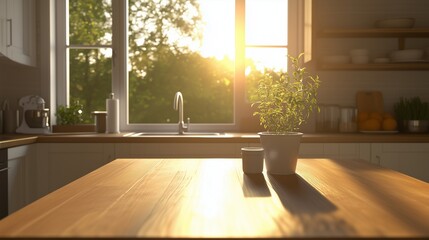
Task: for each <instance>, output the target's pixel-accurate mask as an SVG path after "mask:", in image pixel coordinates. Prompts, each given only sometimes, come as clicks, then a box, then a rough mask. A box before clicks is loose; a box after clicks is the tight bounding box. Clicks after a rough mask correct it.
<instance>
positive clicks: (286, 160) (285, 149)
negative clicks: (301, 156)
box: [258, 132, 303, 175]
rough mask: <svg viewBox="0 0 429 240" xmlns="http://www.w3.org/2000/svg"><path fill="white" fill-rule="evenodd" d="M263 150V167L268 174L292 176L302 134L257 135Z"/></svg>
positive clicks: (265, 133)
mask: <svg viewBox="0 0 429 240" xmlns="http://www.w3.org/2000/svg"><path fill="white" fill-rule="evenodd" d="M258 134H259V136H260V139H261V144H262V147H263V148H264V158H265V166H266V168H267V172H268V173H270V174H279V175H290V174H294V173H295V170H296V164H297V160H298V152H299V145H300V143H301V137H302V135H303V134H302V133H300V132H290V133H287V134H275V133H269V132H261V133H258Z"/></svg>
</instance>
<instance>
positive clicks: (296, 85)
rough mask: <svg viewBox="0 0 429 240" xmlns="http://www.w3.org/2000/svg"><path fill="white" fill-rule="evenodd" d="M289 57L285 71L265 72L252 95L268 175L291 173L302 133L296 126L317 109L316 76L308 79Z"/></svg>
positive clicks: (292, 172) (298, 59) (305, 72)
mask: <svg viewBox="0 0 429 240" xmlns="http://www.w3.org/2000/svg"><path fill="white" fill-rule="evenodd" d="M302 56H303V54H300V55H299V56H298V57H296V58H295V57H292V56H289V61H290V68H289V71H288V72H274V71H268V72H266V73H265V74H264V76H263V77H262V78H261V79H259V81H258V87H257V89H256V91H255V92H254V95H253V96H252V99H253V103H252V107H253V106H256V108H257V110H256V111H255V112H254V115H259V121H260V124H261V125H262V126H263V127H264V128H265V130H266V132H261V133H259V136H260V141H261V144H262V147H263V148H264V157H265V165H266V167H267V171H268V173H271V174H283V175H287V174H294V173H295V169H296V163H297V158H298V151H299V145H300V141H301V137H302V135H303V133H301V132H298V131H299V127H300V126H301V125H302V124H303V123H304V122H305V121H306V120H307V119H308V118H309V116H310V114H311V112H312V111H313V109H315V108H317V90H318V88H319V85H320V80H319V77H318V76H311V75H310V74H309V73H308V72H307V70H306V68H304V67H302V66H301V65H300V58H301V57H302Z"/></svg>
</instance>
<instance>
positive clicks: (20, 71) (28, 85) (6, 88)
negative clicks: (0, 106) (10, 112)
mask: <svg viewBox="0 0 429 240" xmlns="http://www.w3.org/2000/svg"><path fill="white" fill-rule="evenodd" d="M0 86H1V87H0V103H1V102H3V100H4V99H6V98H7V99H9V102H10V107H11V109H16V107H17V102H18V100H19V99H20V98H21V97H23V96H26V95H30V94H36V95H38V94H40V92H41V86H40V70H39V68H34V67H27V66H23V65H20V64H17V63H13V62H11V61H9V60H7V59H4V58H0Z"/></svg>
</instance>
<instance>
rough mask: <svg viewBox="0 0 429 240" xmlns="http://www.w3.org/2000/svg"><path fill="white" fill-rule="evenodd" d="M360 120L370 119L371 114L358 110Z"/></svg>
mask: <svg viewBox="0 0 429 240" xmlns="http://www.w3.org/2000/svg"><path fill="white" fill-rule="evenodd" d="M357 118H358V122H363V121H366V120H368V118H369V114H368V113H367V112H358V117H357Z"/></svg>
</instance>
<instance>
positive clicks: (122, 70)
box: [112, 0, 128, 129]
mask: <svg viewBox="0 0 429 240" xmlns="http://www.w3.org/2000/svg"><path fill="white" fill-rule="evenodd" d="M112 11H113V13H112V14H113V22H112V24H113V25H112V33H113V34H112V48H113V56H112V64H113V66H112V91H113V93H114V94H115V96H116V98H118V99H119V104H120V105H119V110H120V115H119V116H120V128H121V129H125V128H126V125H127V123H128V72H127V63H128V1H122V0H112Z"/></svg>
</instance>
